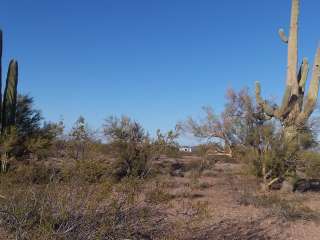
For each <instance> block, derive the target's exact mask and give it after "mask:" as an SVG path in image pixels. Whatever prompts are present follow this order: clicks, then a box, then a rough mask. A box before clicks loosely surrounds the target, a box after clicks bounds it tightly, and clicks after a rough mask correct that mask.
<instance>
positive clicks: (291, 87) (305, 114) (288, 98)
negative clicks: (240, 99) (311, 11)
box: [256, 0, 320, 142]
mask: <svg viewBox="0 0 320 240" xmlns="http://www.w3.org/2000/svg"><path fill="white" fill-rule="evenodd" d="M299 7H300V0H292V8H291V22H290V33H289V37H287V36H286V35H285V33H284V30H283V29H280V30H279V35H280V38H281V40H282V41H283V42H284V43H285V44H288V66H287V80H286V89H285V93H284V96H283V100H282V103H281V106H271V105H270V104H269V103H268V102H267V101H264V100H263V99H262V98H261V95H260V92H261V90H260V89H261V88H260V84H259V82H256V99H257V103H258V104H259V105H260V106H261V108H262V110H263V112H264V113H265V115H267V116H268V117H271V118H276V119H278V120H280V122H281V123H282V126H283V130H284V136H285V139H286V140H287V141H288V142H291V141H292V140H295V139H297V136H298V134H299V132H300V131H301V130H303V129H304V128H305V126H306V123H307V121H308V119H309V117H310V115H311V114H312V112H313V110H314V109H315V107H316V102H317V97H318V91H319V80H320V66H319V65H320V45H319V46H318V48H317V51H316V55H315V60H314V66H313V71H312V77H311V81H310V85H309V90H308V93H307V96H306V97H305V86H306V82H307V78H308V71H309V63H308V60H307V59H306V58H303V60H302V63H301V65H300V69H299V71H297V70H298V20H299Z"/></svg>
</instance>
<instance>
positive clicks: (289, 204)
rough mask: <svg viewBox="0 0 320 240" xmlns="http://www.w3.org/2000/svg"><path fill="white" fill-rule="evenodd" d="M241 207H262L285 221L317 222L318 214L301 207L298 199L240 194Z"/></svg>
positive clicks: (272, 195) (301, 204)
mask: <svg viewBox="0 0 320 240" xmlns="http://www.w3.org/2000/svg"><path fill="white" fill-rule="evenodd" d="M239 203H240V204H241V205H253V206H255V207H262V208H265V209H267V210H268V211H269V213H270V214H271V215H274V216H277V217H280V218H283V219H285V220H287V221H296V220H318V219H319V217H320V215H319V213H318V212H315V211H313V210H312V209H310V208H308V207H306V206H304V205H303V201H301V200H299V199H285V198H282V197H281V196H280V195H278V194H264V195H256V194H252V193H248V192H245V193H242V194H241V195H240V198H239Z"/></svg>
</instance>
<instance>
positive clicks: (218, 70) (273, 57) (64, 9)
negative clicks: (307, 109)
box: [0, 0, 320, 132]
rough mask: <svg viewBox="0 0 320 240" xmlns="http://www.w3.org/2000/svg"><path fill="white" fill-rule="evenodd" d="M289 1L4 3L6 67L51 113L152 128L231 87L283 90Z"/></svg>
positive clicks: (314, 20)
mask: <svg viewBox="0 0 320 240" xmlns="http://www.w3.org/2000/svg"><path fill="white" fill-rule="evenodd" d="M301 2H302V7H301V25H300V26H301V31H300V35H301V37H302V38H300V43H299V44H300V47H301V48H300V50H301V51H300V58H301V57H302V53H303V56H306V57H308V58H309V59H310V60H313V56H314V53H315V48H316V45H317V41H318V40H319V39H320V28H319V26H320V18H319V9H320V1H319V0H308V1H307V0H302V1H301ZM289 14H290V0H268V1H267V0H242V1H239V0H135V1H133V0H103V1H102V0H90V1H89V0H54V1H53V0H2V1H1V8H0V27H1V28H2V29H3V30H4V34H5V53H4V54H5V56H4V65H5V66H4V67H5V68H6V67H7V63H8V61H9V58H11V57H15V58H17V59H18V61H19V63H20V85H19V90H20V92H22V93H30V94H31V95H32V96H33V97H34V98H35V100H36V104H37V107H38V108H40V109H41V110H42V111H43V114H44V116H45V118H46V119H47V120H52V121H56V120H58V119H59V118H60V116H61V115H62V116H63V118H64V119H65V121H66V124H67V125H69V126H70V125H71V124H72V123H73V122H74V121H75V120H76V119H77V117H78V116H79V115H83V116H84V117H85V118H86V119H87V120H88V121H89V123H90V125H91V126H92V127H99V126H101V124H102V123H103V119H104V118H106V117H107V116H108V115H121V114H126V115H129V116H131V117H133V118H134V119H136V120H138V121H139V122H141V123H142V124H143V125H144V126H145V127H146V128H147V129H148V130H149V131H150V132H154V131H155V129H157V128H161V129H163V130H167V129H170V128H173V127H174V125H175V123H176V122H177V121H179V120H184V119H185V118H186V117H187V116H199V115H200V113H201V111H200V110H201V106H204V105H212V106H213V107H214V108H215V109H217V111H221V109H222V107H223V105H224V94H225V91H226V90H227V88H229V87H233V88H235V89H240V88H242V87H245V86H249V87H252V86H253V84H254V82H255V80H260V81H261V83H262V86H263V94H264V96H266V97H270V96H274V97H277V98H279V97H280V96H281V95H282V91H283V89H284V79H285V68H286V46H285V45H284V44H282V42H281V41H280V40H279V38H278V35H277V30H278V28H279V27H284V28H285V29H286V30H287V29H288V25H289Z"/></svg>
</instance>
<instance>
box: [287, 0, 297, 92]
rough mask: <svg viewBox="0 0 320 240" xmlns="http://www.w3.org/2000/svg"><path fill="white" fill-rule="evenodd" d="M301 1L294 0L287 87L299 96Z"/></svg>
mask: <svg viewBox="0 0 320 240" xmlns="http://www.w3.org/2000/svg"><path fill="white" fill-rule="evenodd" d="M299 6H300V0H292V7H291V20H290V33H289V42H288V66H287V85H288V86H291V87H292V93H291V94H296V95H297V94H298V81H297V65H298V19H299Z"/></svg>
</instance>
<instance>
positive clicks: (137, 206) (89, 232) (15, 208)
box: [0, 179, 168, 240]
mask: <svg viewBox="0 0 320 240" xmlns="http://www.w3.org/2000/svg"><path fill="white" fill-rule="evenodd" d="M6 183H8V181H7V182H6V181H1V195H2V197H1V198H0V213H1V214H0V220H1V221H0V223H1V225H2V226H3V227H4V228H5V229H7V230H9V231H11V232H12V233H13V234H15V235H16V238H17V239H21V240H22V239H26V240H27V239H46V240H50V239H86V240H87V239H88V240H90V239H125V238H128V239H142V238H143V237H148V238H149V239H155V238H157V237H159V236H161V235H163V234H164V233H167V232H168V231H167V230H166V231H164V229H165V228H167V226H166V223H165V221H164V219H165V217H166V216H165V214H164V213H163V212H162V211H160V210H159V208H158V207H157V206H156V205H152V204H147V203H146V202H145V201H143V200H141V199H140V198H139V194H140V192H141V189H142V185H143V183H142V182H141V181H139V180H133V179H124V180H123V181H122V182H120V183H117V184H115V183H111V182H109V181H104V182H101V183H96V184H92V183H90V184H84V183H82V184H80V183H79V182H70V183H68V184H66V183H64V184H63V183H59V184H57V183H50V184H45V185H27V184H26V185H24V186H23V185H21V184H20V185H14V184H8V185H7V184H6Z"/></svg>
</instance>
